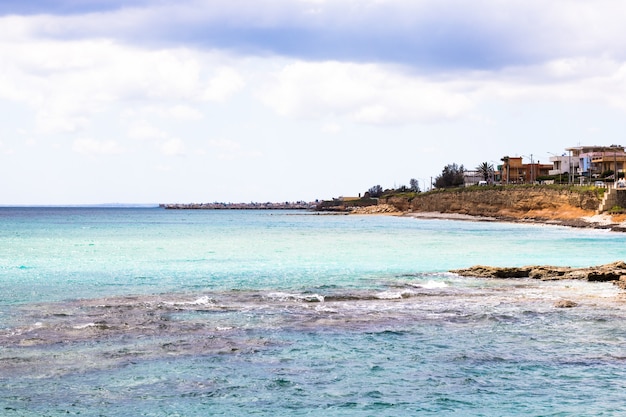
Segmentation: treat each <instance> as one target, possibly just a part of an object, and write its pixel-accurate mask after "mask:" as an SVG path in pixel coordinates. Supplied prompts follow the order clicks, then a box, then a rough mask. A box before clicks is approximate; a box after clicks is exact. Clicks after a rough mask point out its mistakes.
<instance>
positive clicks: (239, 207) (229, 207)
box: [159, 201, 316, 210]
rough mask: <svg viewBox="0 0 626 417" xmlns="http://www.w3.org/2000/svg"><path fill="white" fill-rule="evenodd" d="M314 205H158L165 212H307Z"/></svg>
mask: <svg viewBox="0 0 626 417" xmlns="http://www.w3.org/2000/svg"><path fill="white" fill-rule="evenodd" d="M315 204H316V203H309V202H305V201H297V202H284V203H269V202H268V203H183V204H180V203H174V204H159V207H161V208H164V209H166V210H309V209H311V208H313V207H315Z"/></svg>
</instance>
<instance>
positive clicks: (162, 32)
mask: <svg viewBox="0 0 626 417" xmlns="http://www.w3.org/2000/svg"><path fill="white" fill-rule="evenodd" d="M24 3H28V2H24ZM37 3H41V2H37ZM89 3H90V2H75V1H74V2H71V1H60V0H59V1H51V0H50V1H47V2H44V3H41V4H40V5H39V6H38V7H37V8H36V10H37V12H38V13H41V14H39V15H35V16H29V17H28V19H25V18H22V17H15V16H11V17H6V18H4V19H3V21H2V24H0V27H5V26H6V27H10V28H12V29H3V30H5V31H13V32H14V31H16V30H17V31H18V32H20V33H28V34H30V36H36V37H41V38H56V39H66V40H67V39H102V38H107V39H116V40H118V41H119V42H123V43H133V44H136V45H137V44H142V45H146V46H150V47H154V46H155V45H157V46H159V47H163V46H165V45H167V46H168V47H171V46H172V45H183V44H184V45H187V46H189V45H194V46H195V47H197V48H204V49H206V50H216V49H220V50H228V51H231V52H233V53H234V54H237V55H256V56H269V55H280V56H283V57H288V58H292V59H299V60H316V61H346V62H369V63H396V64H403V65H407V66H411V67H415V68H421V69H422V70H425V69H430V70H436V71H441V70H447V71H455V70H468V69H482V70H493V69H502V68H506V67H509V66H518V65H532V64H538V63H541V62H545V61H547V60H550V59H554V58H557V57H558V58H566V57H571V56H583V55H595V56H597V55H598V54H600V55H605V56H609V57H612V58H615V59H624V58H625V56H626V52H625V51H626V27H625V26H624V25H623V22H624V20H626V7H623V6H622V4H621V3H619V2H615V1H613V0H597V1H594V2H593V3H589V2H584V1H570V0H554V1H551V2H549V3H546V2H542V1H532V0H531V1H528V0H510V1H507V2H501V1H495V0H476V1H472V2H467V1H461V0H425V1H419V2H417V1H413V0H385V1H381V0H361V1H354V0H333V1H293V0H255V1H252V0H214V1H211V2H206V1H200V0H181V1H177V2H165V1H157V2H155V1H139V0H135V1H132V2H130V3H128V4H123V3H122V2H120V1H100V2H96V3H93V2H91V3H92V4H90V5H89V6H88V7H87V6H81V4H85V5H86V4H89ZM5 7H6V10H11V11H12V12H13V13H28V11H27V10H25V7H20V6H19V5H18V4H15V3H14V4H12V5H11V6H5ZM1 11H2V8H0V12H1ZM17 27H20V29H19V30H18V29H16V28H17ZM13 32H11V33H13Z"/></svg>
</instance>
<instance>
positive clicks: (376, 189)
mask: <svg viewBox="0 0 626 417" xmlns="http://www.w3.org/2000/svg"><path fill="white" fill-rule="evenodd" d="M367 192H368V194H369V195H370V197H373V198H376V197H380V196H381V195H383V187H381V186H380V185H375V186H373V187H372V188H370V189H369V190H367Z"/></svg>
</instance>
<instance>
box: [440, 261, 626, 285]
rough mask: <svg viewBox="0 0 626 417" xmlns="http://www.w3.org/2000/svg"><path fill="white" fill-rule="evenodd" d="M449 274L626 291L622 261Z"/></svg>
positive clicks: (472, 269) (476, 268)
mask: <svg viewBox="0 0 626 417" xmlns="http://www.w3.org/2000/svg"><path fill="white" fill-rule="evenodd" d="M450 272H452V273H454V274H457V275H460V276H463V277H475V278H531V279H539V280H542V281H554V280H561V279H573V280H582V281H589V282H612V283H613V284H615V285H617V286H618V287H619V288H621V289H626V263H625V262H623V261H617V262H613V263H610V264H605V265H598V266H590V267H584V268H573V267H568V266H550V265H530V266H522V267H496V266H484V265H474V266H471V267H469V268H462V269H454V270H451V271H450Z"/></svg>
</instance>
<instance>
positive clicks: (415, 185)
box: [409, 178, 420, 193]
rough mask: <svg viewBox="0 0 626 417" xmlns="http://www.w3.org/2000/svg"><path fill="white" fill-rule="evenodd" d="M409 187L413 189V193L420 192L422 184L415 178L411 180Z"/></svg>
mask: <svg viewBox="0 0 626 417" xmlns="http://www.w3.org/2000/svg"><path fill="white" fill-rule="evenodd" d="M409 186H410V187H411V191H413V192H414V193H419V192H420V183H419V181H418V180H416V179H415V178H411V181H409Z"/></svg>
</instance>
